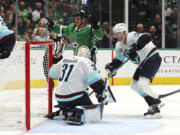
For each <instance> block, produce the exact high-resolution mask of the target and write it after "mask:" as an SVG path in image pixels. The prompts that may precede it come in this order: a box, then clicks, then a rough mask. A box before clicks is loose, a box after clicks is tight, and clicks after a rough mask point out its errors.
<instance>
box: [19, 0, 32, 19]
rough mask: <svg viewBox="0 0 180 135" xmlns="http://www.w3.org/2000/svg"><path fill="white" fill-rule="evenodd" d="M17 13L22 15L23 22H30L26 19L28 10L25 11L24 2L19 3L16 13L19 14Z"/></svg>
mask: <svg viewBox="0 0 180 135" xmlns="http://www.w3.org/2000/svg"><path fill="white" fill-rule="evenodd" d="M19 12H22V13H23V18H24V21H25V22H27V21H30V20H29V19H28V17H29V12H28V10H27V9H26V6H25V2H24V1H20V3H19V8H18V13H19Z"/></svg>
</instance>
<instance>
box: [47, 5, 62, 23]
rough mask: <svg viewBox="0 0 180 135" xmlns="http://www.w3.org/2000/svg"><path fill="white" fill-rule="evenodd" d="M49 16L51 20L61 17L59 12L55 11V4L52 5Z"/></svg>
mask: <svg viewBox="0 0 180 135" xmlns="http://www.w3.org/2000/svg"><path fill="white" fill-rule="evenodd" d="M49 18H51V19H52V20H58V19H60V18H61V15H60V13H59V12H57V11H56V5H53V6H52V7H51V9H50V13H49Z"/></svg>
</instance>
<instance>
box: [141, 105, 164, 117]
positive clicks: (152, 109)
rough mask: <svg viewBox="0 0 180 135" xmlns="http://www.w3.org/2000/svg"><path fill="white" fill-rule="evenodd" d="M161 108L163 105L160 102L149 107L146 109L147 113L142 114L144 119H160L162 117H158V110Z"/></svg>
mask: <svg viewBox="0 0 180 135" xmlns="http://www.w3.org/2000/svg"><path fill="white" fill-rule="evenodd" d="M163 106H164V104H163V103H161V102H160V103H159V104H154V105H151V106H150V108H149V109H148V111H147V112H146V113H144V117H145V118H146V119H160V118H162V116H161V115H160V108H162V107H163Z"/></svg>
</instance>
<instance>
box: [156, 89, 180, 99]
mask: <svg viewBox="0 0 180 135" xmlns="http://www.w3.org/2000/svg"><path fill="white" fill-rule="evenodd" d="M178 92H180V89H178V90H175V91H173V92H169V93H166V94H160V95H159V99H161V98H165V97H168V96H170V95H173V94H176V93H178Z"/></svg>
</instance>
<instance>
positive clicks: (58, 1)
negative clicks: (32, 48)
mask: <svg viewBox="0 0 180 135" xmlns="http://www.w3.org/2000/svg"><path fill="white" fill-rule="evenodd" d="M165 1H166V2H165V3H166V6H165V7H166V10H165V15H166V16H165V31H166V33H165V43H166V44H165V47H166V48H177V46H178V45H177V43H178V42H177V37H178V35H180V32H179V30H178V24H177V23H178V21H177V20H178V19H177V18H178V6H177V0H165ZM81 2H82V1H81V0H79V4H80V5H79V6H77V0H49V2H48V11H46V8H47V7H46V3H45V0H19V3H18V5H19V6H18V9H17V28H18V35H17V40H18V41H32V40H36V41H40V40H47V39H48V38H49V36H48V30H47V29H46V25H45V21H43V19H42V18H43V17H45V16H46V15H45V14H46V12H47V13H48V17H49V18H50V19H55V20H56V21H57V23H60V24H62V25H67V24H70V23H71V22H73V17H72V14H73V12H74V10H76V9H77V8H79V7H81V6H82V5H81V4H82V3H81ZM161 4H162V3H161V1H159V0H129V6H130V8H129V10H136V11H137V14H132V16H137V18H136V21H134V22H129V24H130V27H131V26H134V27H133V30H137V31H138V32H149V33H150V34H151V36H152V39H153V42H154V43H155V44H156V45H157V47H158V48H161V47H162V39H161V37H162V36H161V35H162V16H161V15H162V14H161V11H162V5H161ZM0 13H1V16H2V17H3V18H4V20H5V22H6V24H7V25H8V27H9V28H10V29H12V30H14V31H15V30H16V25H15V22H16V19H15V17H16V15H15V13H16V0H1V1H0ZM130 15H131V14H130ZM101 23H102V28H103V30H104V38H103V40H102V41H100V42H98V43H97V46H98V47H100V48H109V47H110V46H109V40H110V39H111V40H112V41H113V44H114V42H115V41H114V39H113V38H112V37H111V36H110V32H109V31H110V30H112V28H109V22H107V21H104V22H101ZM131 23H133V24H132V25H131ZM134 28H137V29H134ZM130 30H131V28H130Z"/></svg>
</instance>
